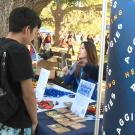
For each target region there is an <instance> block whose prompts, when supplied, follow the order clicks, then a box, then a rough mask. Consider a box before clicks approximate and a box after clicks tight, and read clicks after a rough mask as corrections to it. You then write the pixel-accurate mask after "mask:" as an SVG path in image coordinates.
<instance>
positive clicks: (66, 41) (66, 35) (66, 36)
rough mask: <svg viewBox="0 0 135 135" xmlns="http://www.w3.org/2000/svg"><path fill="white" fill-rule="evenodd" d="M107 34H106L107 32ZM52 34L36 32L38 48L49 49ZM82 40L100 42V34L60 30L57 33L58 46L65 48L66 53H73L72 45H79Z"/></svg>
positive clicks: (107, 39) (107, 40)
mask: <svg viewBox="0 0 135 135" xmlns="http://www.w3.org/2000/svg"><path fill="white" fill-rule="evenodd" d="M107 35H108V34H107ZM54 40H55V39H54V35H51V34H50V33H39V34H38V48H39V49H40V50H44V49H45V50H49V49H50V48H51V46H52V45H53V44H54ZM84 41H89V42H93V43H94V44H95V45H98V44H100V36H99V35H92V34H84V33H82V32H71V31H69V32H60V34H59V45H57V46H59V47H61V48H67V53H69V52H70V50H71V51H72V54H73V55H74V45H80V44H81V43H82V42H84ZM105 43H106V44H105V54H106V53H107V50H108V43H109V38H108V36H106V42H105Z"/></svg>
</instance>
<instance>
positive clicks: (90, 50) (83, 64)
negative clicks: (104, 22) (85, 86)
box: [62, 42, 99, 100]
mask: <svg viewBox="0 0 135 135" xmlns="http://www.w3.org/2000/svg"><path fill="white" fill-rule="evenodd" d="M98 70H99V66H98V57H97V51H96V47H95V45H94V43H93V42H83V43H82V44H81V46H80V50H79V54H78V60H77V62H75V64H74V65H73V66H72V67H71V68H70V69H68V67H67V66H66V67H64V68H63V69H62V71H63V73H64V75H65V76H64V84H65V85H69V84H71V83H72V85H73V90H74V91H75V92H76V90H77V88H78V85H79V83H80V80H81V79H84V80H86V81H89V82H93V83H95V84H96V83H97V81H98ZM96 98H97V91H96V87H95V90H94V92H93V95H92V99H94V100H96Z"/></svg>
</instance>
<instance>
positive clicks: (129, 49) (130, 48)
mask: <svg viewBox="0 0 135 135" xmlns="http://www.w3.org/2000/svg"><path fill="white" fill-rule="evenodd" d="M127 51H128V53H132V51H133V47H132V46H130V45H129V46H128V48H127Z"/></svg>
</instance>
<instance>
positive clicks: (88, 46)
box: [76, 41, 98, 77]
mask: <svg viewBox="0 0 135 135" xmlns="http://www.w3.org/2000/svg"><path fill="white" fill-rule="evenodd" d="M82 44H84V47H85V50H86V52H87V59H88V64H91V65H93V66H97V65H98V56H97V51H96V47H95V45H94V43H93V42H92V41H85V42H82ZM79 75H80V66H78V67H77V69H76V76H77V77H78V76H79Z"/></svg>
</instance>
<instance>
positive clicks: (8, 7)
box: [0, 0, 52, 37]
mask: <svg viewBox="0 0 135 135" xmlns="http://www.w3.org/2000/svg"><path fill="white" fill-rule="evenodd" d="M51 1H52V0H0V37H3V36H6V35H7V33H8V30H9V29H8V17H9V14H10V12H11V11H12V10H13V9H14V8H15V7H20V6H26V7H30V8H33V9H34V10H35V11H36V12H37V13H38V14H40V12H41V11H42V9H43V8H44V7H45V6H47V5H48V4H49V3H50V2H51Z"/></svg>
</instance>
